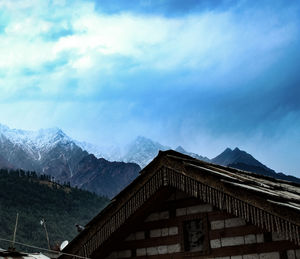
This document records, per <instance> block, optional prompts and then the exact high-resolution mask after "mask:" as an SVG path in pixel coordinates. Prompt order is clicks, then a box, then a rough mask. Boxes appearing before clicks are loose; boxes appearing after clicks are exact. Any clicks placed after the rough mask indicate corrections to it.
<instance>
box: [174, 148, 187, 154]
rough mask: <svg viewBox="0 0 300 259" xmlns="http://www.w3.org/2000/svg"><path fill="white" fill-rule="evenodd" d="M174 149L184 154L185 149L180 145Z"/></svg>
mask: <svg viewBox="0 0 300 259" xmlns="http://www.w3.org/2000/svg"><path fill="white" fill-rule="evenodd" d="M175 151H177V152H180V153H183V154H185V153H186V150H185V149H184V148H183V147H182V146H178V147H177V148H176V149H175Z"/></svg>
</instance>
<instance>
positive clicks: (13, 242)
mask: <svg viewBox="0 0 300 259" xmlns="http://www.w3.org/2000/svg"><path fill="white" fill-rule="evenodd" d="M18 220H19V213H17V217H16V224H15V230H14V236H13V240H12V249H14V246H15V241H16V234H17V227H18Z"/></svg>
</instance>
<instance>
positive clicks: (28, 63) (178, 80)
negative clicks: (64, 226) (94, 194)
mask: <svg viewBox="0 0 300 259" xmlns="http://www.w3.org/2000/svg"><path fill="white" fill-rule="evenodd" d="M299 68H300V2H299V1H298V0H289V1H286V0H269V1H267V0H261V1H252V0H249V1H247V0H241V1H237V0H236V1H235V0H202V1H198V0H186V1H181V0H131V1H127V0H114V1H111V0H14V1H11V0H0V123H2V124H5V125H7V126H9V127H11V128H21V129H27V130H37V129H40V128H49V127H59V128H61V129H62V130H63V131H64V132H66V133H67V134H68V135H69V136H71V137H73V138H75V139H77V140H81V141H87V142H91V143H93V144H96V145H120V146H121V145H124V144H126V143H128V142H129V141H131V140H133V139H134V138H135V137H137V136H139V135H141V136H145V137H148V138H151V139H153V140H155V141H158V142H160V143H161V144H163V145H168V146H171V147H173V148H175V147H176V146H178V145H181V146H183V147H184V148H185V149H186V150H188V151H192V152H195V153H198V154H200V155H205V156H207V157H209V158H212V157H214V156H216V155H218V154H219V153H220V152H222V151H223V150H224V149H225V148H226V147H230V148H235V147H239V148H240V149H243V150H246V151H247V152H249V153H251V154H252V155H253V156H254V157H255V158H257V159H258V160H259V161H261V162H263V163H264V164H266V165H267V166H269V167H271V168H273V169H274V170H276V171H281V172H285V173H287V174H292V175H296V176H298V177H300V162H299V161H300V152H299V147H300V101H299V99H300V69H299Z"/></svg>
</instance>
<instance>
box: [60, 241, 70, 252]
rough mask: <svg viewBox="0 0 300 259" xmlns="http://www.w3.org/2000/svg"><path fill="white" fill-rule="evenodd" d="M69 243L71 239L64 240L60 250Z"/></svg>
mask: <svg viewBox="0 0 300 259" xmlns="http://www.w3.org/2000/svg"><path fill="white" fill-rule="evenodd" d="M68 244H69V241H68V240H65V241H64V242H62V243H61V245H60V247H59V250H60V251H62V250H63V249H64V248H65V247H66V246H67V245H68Z"/></svg>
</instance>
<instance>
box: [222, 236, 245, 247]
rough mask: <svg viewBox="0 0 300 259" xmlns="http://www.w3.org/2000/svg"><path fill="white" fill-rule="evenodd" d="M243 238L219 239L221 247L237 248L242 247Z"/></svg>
mask: <svg viewBox="0 0 300 259" xmlns="http://www.w3.org/2000/svg"><path fill="white" fill-rule="evenodd" d="M244 243H245V242H244V237H243V236H237V237H222V238H221V245H222V247H224V246H238V245H243V244H244Z"/></svg>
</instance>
